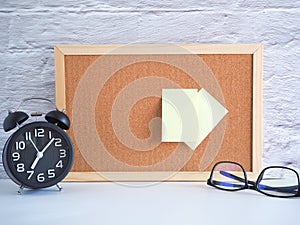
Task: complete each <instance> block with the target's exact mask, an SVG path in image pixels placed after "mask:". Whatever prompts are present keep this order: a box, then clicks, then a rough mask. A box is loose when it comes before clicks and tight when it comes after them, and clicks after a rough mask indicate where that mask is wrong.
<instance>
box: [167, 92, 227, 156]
mask: <svg viewBox="0 0 300 225" xmlns="http://www.w3.org/2000/svg"><path fill="white" fill-rule="evenodd" d="M227 113H228V110H227V109H226V108H225V107H224V106H222V105H221V104H220V103H219V102H218V101H217V100H216V99H215V98H214V97H213V96H211V95H210V94H209V93H208V92H207V91H206V90H205V89H203V88H202V89H201V90H200V91H199V92H198V90H197V89H163V90H162V142H184V143H185V144H187V145H188V146H189V147H190V148H191V149H192V150H195V149H196V148H197V146H198V145H199V144H200V143H201V142H202V141H203V140H204V139H205V137H206V136H207V135H208V134H209V133H210V132H211V131H212V130H213V129H214V128H215V126H216V125H217V124H218V123H219V122H220V121H221V120H222V119H223V117H224V116H225V115H226V114H227Z"/></svg>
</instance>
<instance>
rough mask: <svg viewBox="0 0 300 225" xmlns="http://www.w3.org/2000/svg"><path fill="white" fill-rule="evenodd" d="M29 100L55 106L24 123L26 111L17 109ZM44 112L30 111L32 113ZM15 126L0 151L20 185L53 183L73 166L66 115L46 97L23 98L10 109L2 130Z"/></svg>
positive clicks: (26, 116)
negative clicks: (44, 113) (12, 110)
mask: <svg viewBox="0 0 300 225" xmlns="http://www.w3.org/2000/svg"><path fill="white" fill-rule="evenodd" d="M30 100H43V101H47V102H50V103H51V104H52V105H53V106H54V107H55V108H56V109H55V110H54V111H50V112H48V113H46V115H45V117H44V121H40V120H39V121H34V122H31V123H27V124H25V125H24V122H25V121H27V120H28V119H29V115H28V114H26V113H25V112H23V111H19V108H20V106H21V105H22V104H23V103H24V102H26V101H30ZM42 115H43V113H38V112H35V113H32V114H31V115H30V116H31V117H39V116H42ZM16 127H18V130H16V131H15V132H14V133H13V134H12V135H11V136H10V137H9V139H8V140H7V142H6V144H5V146H4V149H3V154H2V159H3V166H4V169H5V171H6V173H7V175H8V176H9V177H10V178H11V179H12V180H13V181H14V182H15V183H16V184H18V185H20V190H19V193H21V192H22V189H23V188H30V189H38V188H46V187H50V186H53V185H56V186H57V187H58V188H59V190H61V187H60V186H59V182H60V181H61V180H63V179H64V178H65V177H66V175H67V174H68V173H69V171H70V170H71V168H72V164H73V159H74V150H73V145H72V142H71V140H70V138H69V136H68V135H67V133H66V132H65V131H64V130H68V129H69V127H70V120H69V118H68V116H67V115H66V114H65V113H64V112H63V111H59V110H58V109H57V107H56V106H55V104H54V103H53V102H52V101H50V100H48V99H46V98H27V99H23V100H22V101H21V103H20V104H19V106H18V107H17V109H16V111H14V112H9V114H8V116H7V117H6V118H5V120H4V123H3V128H4V131H6V132H7V131H10V130H12V129H14V128H16Z"/></svg>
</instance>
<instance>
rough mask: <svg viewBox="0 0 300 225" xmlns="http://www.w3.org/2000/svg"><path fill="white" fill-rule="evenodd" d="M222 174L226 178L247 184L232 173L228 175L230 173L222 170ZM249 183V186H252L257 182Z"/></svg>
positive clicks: (249, 181)
mask: <svg viewBox="0 0 300 225" xmlns="http://www.w3.org/2000/svg"><path fill="white" fill-rule="evenodd" d="M220 174H222V175H223V176H225V177H228V178H231V179H233V180H237V181H240V182H244V183H245V182H246V180H245V179H244V178H241V177H238V176H236V175H234V174H232V173H228V172H226V171H224V170H220ZM247 182H248V183H249V184H251V185H255V182H253V181H251V180H248V181H247Z"/></svg>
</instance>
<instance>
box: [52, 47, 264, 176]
mask: <svg viewBox="0 0 300 225" xmlns="http://www.w3.org/2000/svg"><path fill="white" fill-rule="evenodd" d="M55 67H56V101H57V105H58V107H59V108H64V109H65V110H66V113H67V115H69V116H70V119H71V121H72V125H71V129H70V130H69V131H68V134H69V135H70V137H71V139H72V141H73V144H74V148H75V162H74V165H73V168H72V171H71V173H70V174H69V175H68V177H67V178H66V180H67V181H162V180H168V181H203V180H206V179H207V177H208V174H209V171H210V169H211V168H212V166H213V165H214V164H215V163H216V162H218V161H221V160H230V161H235V162H239V163H240V164H242V165H243V166H244V167H245V169H246V171H247V172H248V175H250V177H251V176H255V175H256V174H257V173H258V172H259V170H260V169H261V154H262V143H261V135H262V134H261V110H262V106H261V98H262V96H261V95H262V94H261V92H262V87H261V80H262V46H261V45H176V46H174V45H142V46H141V45H134V46H121V45H103V46H55ZM163 88H181V89H197V90H200V89H202V88H205V90H207V91H208V92H209V93H210V94H211V95H212V96H213V97H214V98H215V99H216V100H217V101H218V102H219V103H221V104H222V105H223V106H224V107H226V109H227V110H228V114H227V115H226V116H225V117H224V118H223V119H222V120H221V121H220V122H218V124H217V126H216V127H215V128H214V129H213V130H212V131H211V133H210V134H209V135H208V136H207V137H206V138H205V139H204V141H202V142H201V143H200V144H199V145H198V147H197V148H196V149H195V150H194V151H191V149H190V148H189V147H188V146H187V145H186V144H185V143H181V142H179V143H174V142H161V120H160V118H161V115H162V99H161V90H162V89H163Z"/></svg>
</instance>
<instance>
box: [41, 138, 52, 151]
mask: <svg viewBox="0 0 300 225" xmlns="http://www.w3.org/2000/svg"><path fill="white" fill-rule="evenodd" d="M54 139H55V138H52V139H51V140H50V141H49V143H48V144H47V145H46V146H45V147H44V148H43V150H42V151H41V153H44V152H45V151H46V150H47V149H48V148H49V146H50V145H51V144H52V142H53V141H54Z"/></svg>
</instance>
